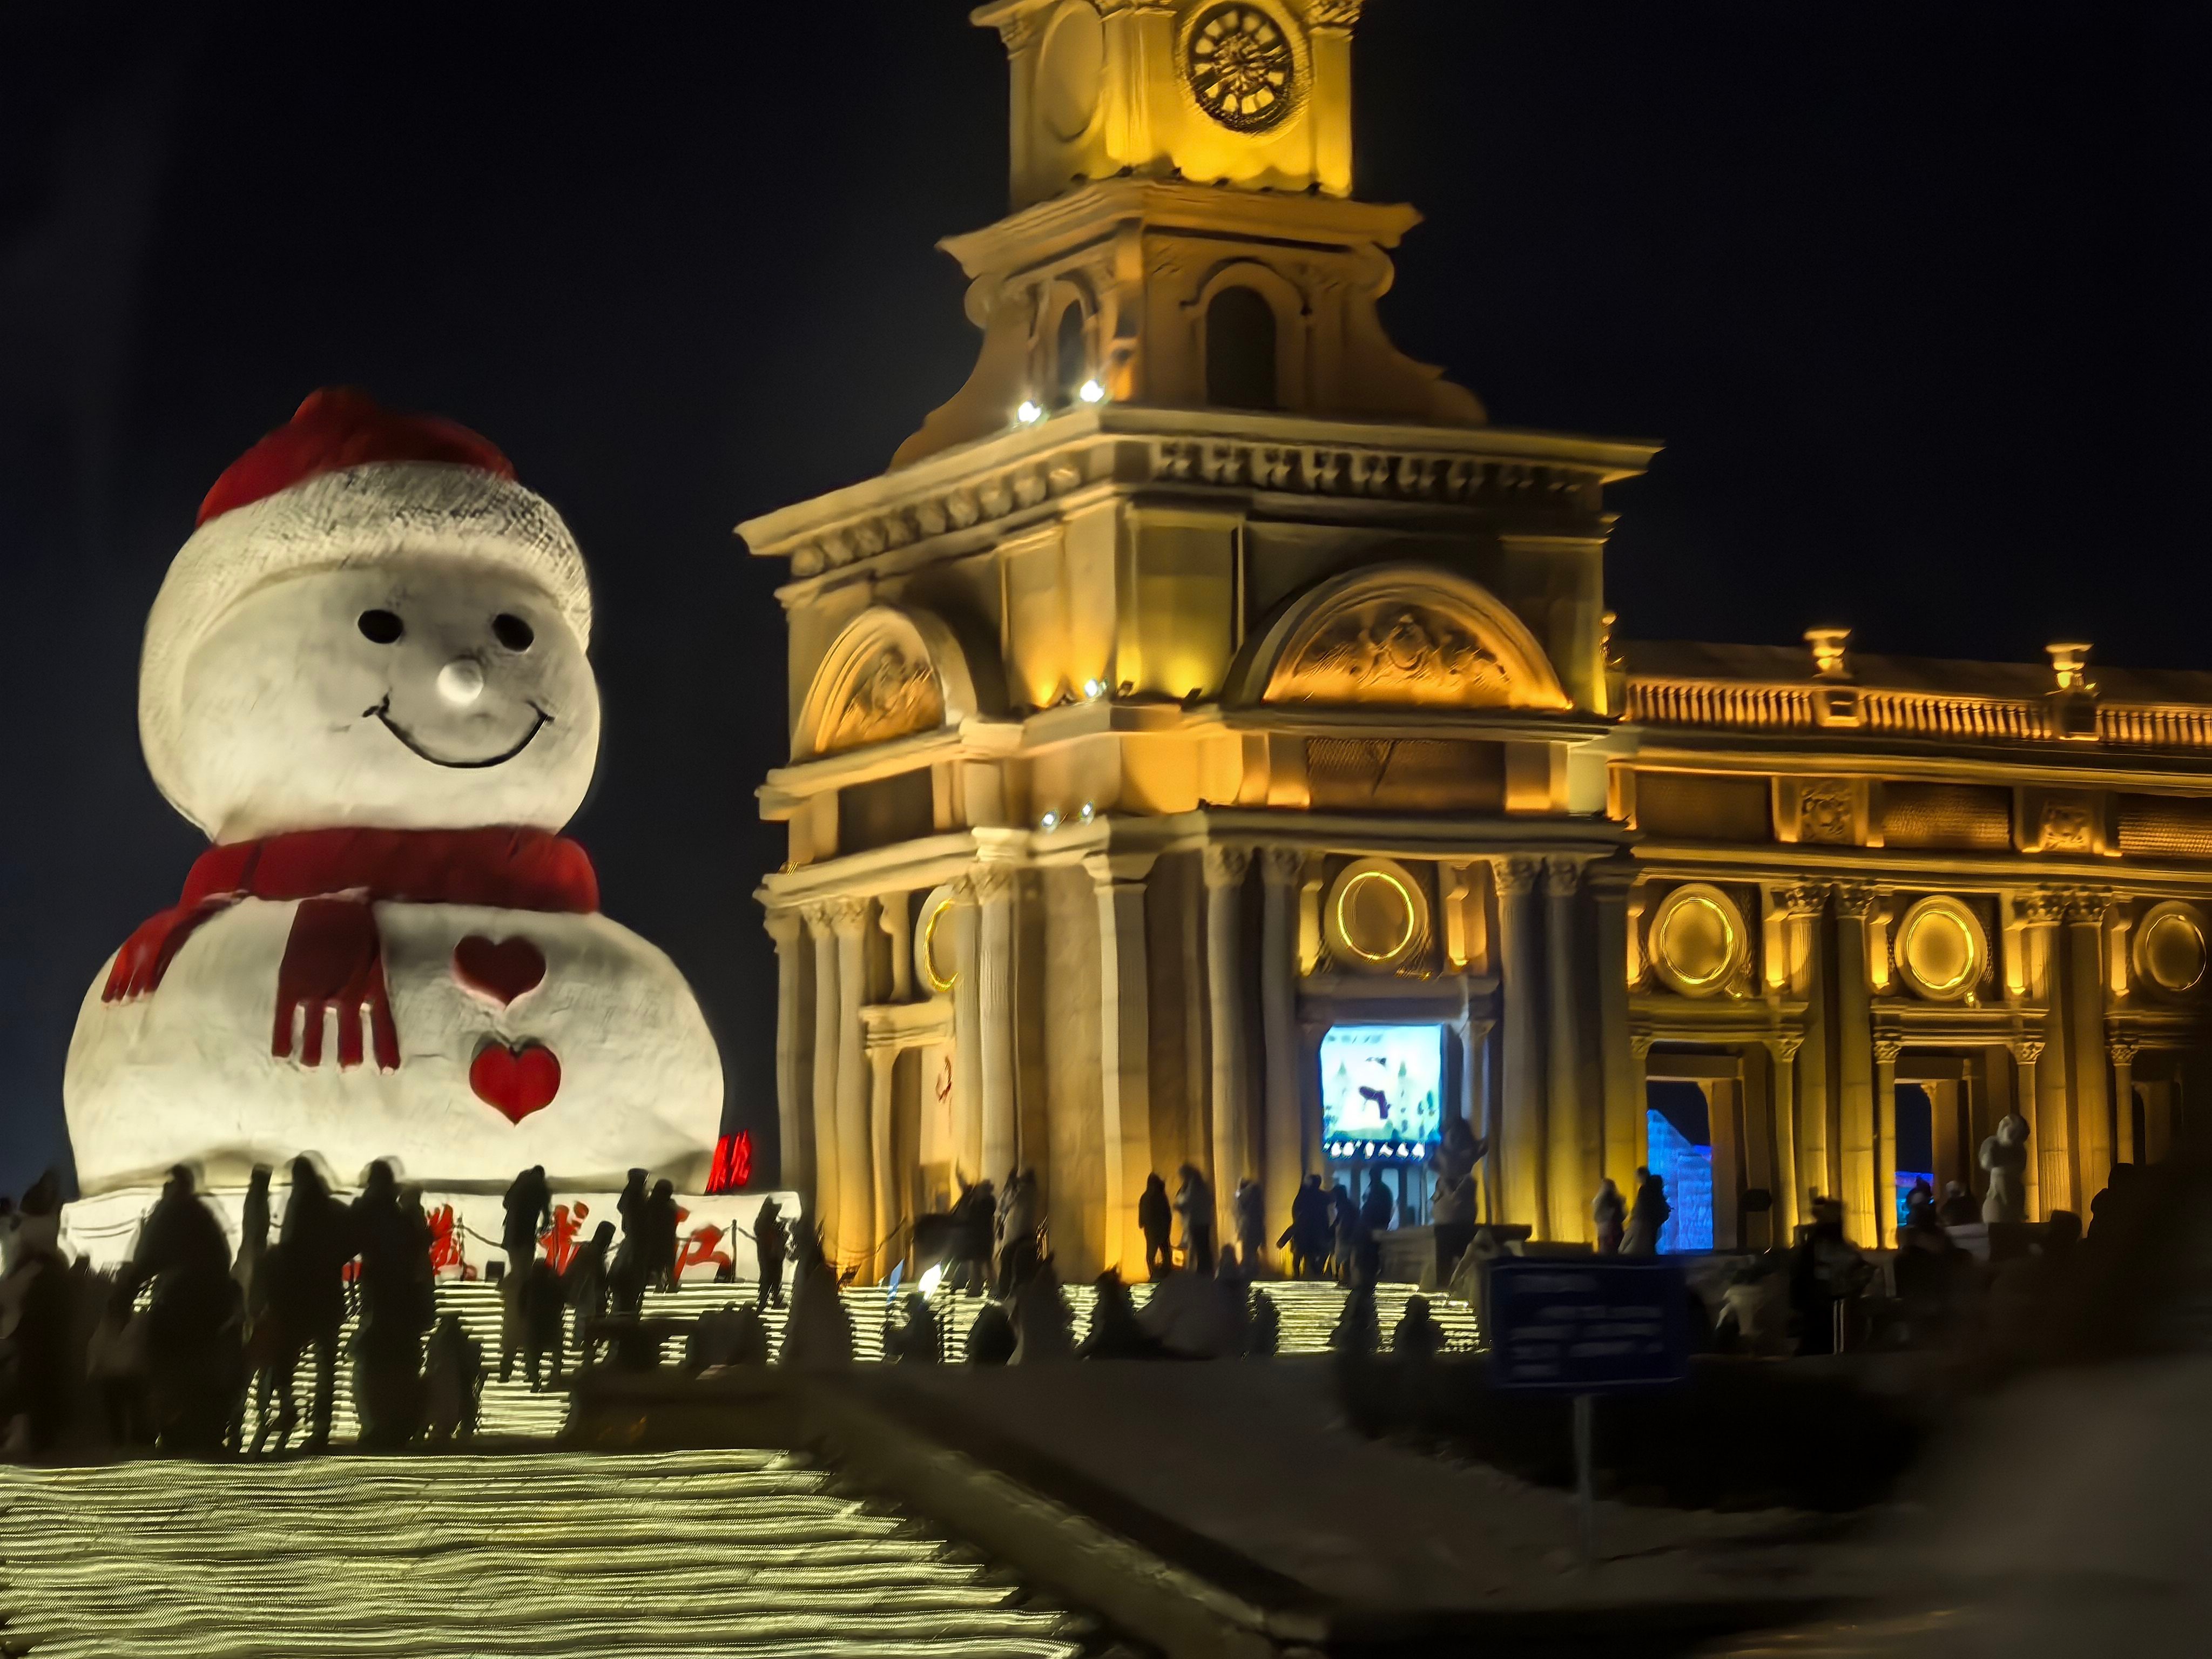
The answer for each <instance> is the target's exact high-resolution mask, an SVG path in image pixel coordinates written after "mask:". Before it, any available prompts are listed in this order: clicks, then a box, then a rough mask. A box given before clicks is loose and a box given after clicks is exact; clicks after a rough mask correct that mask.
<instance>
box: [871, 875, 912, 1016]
mask: <svg viewBox="0 0 2212 1659" xmlns="http://www.w3.org/2000/svg"><path fill="white" fill-rule="evenodd" d="M913 913H914V895H913V894H911V893H883V894H879V895H878V896H877V899H876V925H877V926H878V927H881V928H882V929H883V930H884V938H885V939H889V940H890V945H891V994H890V1000H892V1001H893V1002H910V1001H912V1000H914V914H913Z"/></svg>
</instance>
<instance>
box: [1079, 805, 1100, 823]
mask: <svg viewBox="0 0 2212 1659" xmlns="http://www.w3.org/2000/svg"><path fill="white" fill-rule="evenodd" d="M1080 816H1081V817H1082V819H1083V821H1084V822H1085V823H1090V822H1091V819H1093V818H1095V817H1097V816H1098V809H1097V807H1096V806H1093V805H1091V803H1090V802H1089V801H1085V802H1084V803H1083V811H1082V813H1081V814H1080Z"/></svg>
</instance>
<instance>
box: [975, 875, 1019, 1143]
mask: <svg viewBox="0 0 2212 1659" xmlns="http://www.w3.org/2000/svg"><path fill="white" fill-rule="evenodd" d="M973 879H974V881H975V896H976V900H977V902H978V904H979V905H980V907H981V911H982V915H981V923H980V927H979V928H978V933H979V936H980V943H981V949H980V950H979V951H978V952H977V956H978V958H979V960H978V964H977V965H978V972H977V974H976V986H975V992H976V1012H977V1014H978V1016H979V1018H980V1023H981V1028H982V1029H981V1040H982V1049H983V1053H982V1073H983V1075H982V1079H981V1080H982V1085H983V1091H982V1093H983V1145H982V1160H983V1169H982V1173H983V1174H985V1175H987V1176H989V1177H990V1178H991V1179H992V1180H993V1181H994V1182H999V1183H1000V1185H1001V1187H1003V1186H1004V1184H1005V1182H1006V1173H1007V1171H1008V1170H1012V1168H1013V1167H1014V1161H1015V1159H1016V1158H1018V1156H1019V1152H1018V1142H1017V1138H1016V1133H1015V1127H1014V872H1012V870H1010V869H1008V868H1006V866H1003V865H994V864H984V865H978V866H976V869H975V876H974V878H973Z"/></svg>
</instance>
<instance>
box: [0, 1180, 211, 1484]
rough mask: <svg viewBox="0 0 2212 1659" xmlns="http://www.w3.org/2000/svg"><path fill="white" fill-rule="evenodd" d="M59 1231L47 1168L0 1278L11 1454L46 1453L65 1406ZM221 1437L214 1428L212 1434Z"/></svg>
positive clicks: (1, 1392) (67, 1364)
mask: <svg viewBox="0 0 2212 1659" xmlns="http://www.w3.org/2000/svg"><path fill="white" fill-rule="evenodd" d="M60 1228H61V1189H60V1183H59V1182H58V1180H57V1179H56V1178H55V1176H54V1173H53V1171H52V1170H47V1171H46V1173H45V1174H44V1175H42V1176H40V1177H39V1179H38V1180H37V1181H35V1182H33V1183H32V1185H31V1188H30V1190H29V1191H27V1192H26V1193H25V1194H23V1206H22V1209H21V1212H20V1217H19V1221H18V1231H17V1232H16V1235H15V1252H14V1255H13V1258H12V1259H11V1260H10V1261H9V1265H8V1269H7V1272H6V1273H5V1275H4V1276H0V1427H4V1428H5V1429H6V1431H7V1434H6V1438H7V1441H8V1448H9V1450H10V1451H13V1452H15V1453H17V1454H19V1455H30V1456H38V1455H41V1454H43V1453H44V1452H46V1451H47V1450H48V1449H51V1448H52V1446H53V1445H54V1443H56V1441H58V1439H59V1438H60V1437H61V1434H62V1431H63V1428H64V1425H65V1424H66V1423H67V1421H68V1419H69V1416H70V1409H71V1407H72V1404H73V1395H74V1388H75V1382H76V1379H75V1378H74V1377H73V1376H71V1375H70V1373H71V1371H72V1370H73V1369H74V1364H75V1355H74V1352H73V1346H72V1343H71V1340H70V1335H71V1327H72V1325H73V1324H74V1322H75V1319H74V1315H75V1307H74V1300H75V1295H74V1291H73V1287H72V1285H71V1282H70V1273H69V1269H68V1267H67V1266H66V1264H64V1261H62V1256H61V1248H60ZM125 1278H126V1279H130V1282H131V1284H132V1285H136V1284H137V1282H138V1281H137V1279H131V1276H130V1275H129V1274H127V1273H126V1274H125ZM221 1434H222V1430H221V1427H220V1425H218V1426H216V1429H215V1431H214V1438H215V1439H220V1437H221ZM211 1443H212V1442H210V1444H211Z"/></svg>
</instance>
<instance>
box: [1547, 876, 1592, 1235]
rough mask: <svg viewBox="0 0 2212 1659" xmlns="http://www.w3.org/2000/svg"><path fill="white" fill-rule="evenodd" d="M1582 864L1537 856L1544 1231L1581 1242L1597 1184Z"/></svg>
mask: <svg viewBox="0 0 2212 1659" xmlns="http://www.w3.org/2000/svg"><path fill="white" fill-rule="evenodd" d="M1581 888H1582V866H1581V864H1580V863H1579V862H1578V861H1577V860H1574V859H1571V858H1547V859H1546V860H1544V902H1545V912H1546V915H1545V924H1546V925H1545V929H1544V934H1545V938H1544V946H1545V949H1544V957H1545V965H1546V968H1547V974H1546V976H1545V977H1546V981H1547V984H1546V989H1547V994H1546V997H1545V1004H1546V1009H1545V1012H1546V1014H1547V1021H1546V1024H1547V1028H1548V1041H1547V1053H1546V1055H1545V1066H1544V1077H1545V1081H1546V1083H1547V1085H1548V1087H1547V1089H1546V1091H1545V1100H1544V1108H1545V1112H1544V1115H1545V1124H1544V1128H1545V1135H1544V1144H1545V1163H1546V1168H1547V1172H1548V1175H1549V1177H1550V1178H1549V1182H1548V1183H1547V1184H1548V1187H1549V1198H1550V1203H1551V1223H1552V1225H1551V1231H1550V1234H1549V1237H1553V1238H1558V1239H1565V1240H1570V1241H1586V1240H1587V1239H1588V1238H1589V1236H1590V1227H1591V1221H1590V1197H1591V1194H1594V1193H1595V1191H1596V1190H1597V1176H1596V1164H1597V1156H1596V1153H1597V1147H1596V1146H1595V1141H1596V1135H1595V1130H1596V1128H1597V1124H1598V1114H1597V1108H1598V1105H1599V1103H1598V1101H1597V1099H1596V1098H1595V1091H1592V1090H1591V1089H1589V1087H1588V1086H1587V1076H1586V1073H1587V1072H1588V1069H1589V1068H1588V1067H1587V1066H1586V1065H1585V1064H1584V1061H1585V1059H1586V1057H1587V1056H1588V1054H1589V1040H1588V1036H1587V1034H1586V1033H1585V1031H1584V1030H1583V1009H1584V1001H1583V987H1582V976H1581V972H1580V964H1579V963H1578V961H1577V957H1579V955H1580V952H1579V951H1578V950H1577V943H1578V941H1577V931H1578V930H1577V928H1576V927H1575V896H1576V895H1577V893H1578V892H1579V891H1580V890H1581Z"/></svg>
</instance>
